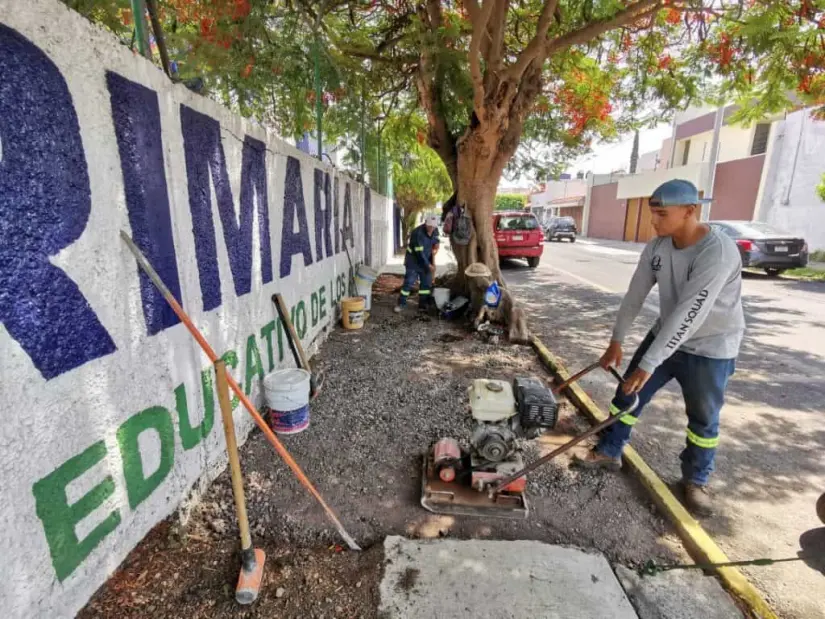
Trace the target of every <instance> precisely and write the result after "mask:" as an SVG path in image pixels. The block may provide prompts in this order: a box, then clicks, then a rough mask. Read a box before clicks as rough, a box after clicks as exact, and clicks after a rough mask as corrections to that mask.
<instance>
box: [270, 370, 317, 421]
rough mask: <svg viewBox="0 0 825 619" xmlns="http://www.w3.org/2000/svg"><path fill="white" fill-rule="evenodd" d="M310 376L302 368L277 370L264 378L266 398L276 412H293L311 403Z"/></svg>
mask: <svg viewBox="0 0 825 619" xmlns="http://www.w3.org/2000/svg"><path fill="white" fill-rule="evenodd" d="M309 378H310V374H309V372H307V371H306V370H302V369H301V368H288V369H285V370H277V371H275V372H272V373H271V374H268V375H267V376H265V377H264V397H265V398H266V403H267V406H269V408H271V409H272V410H275V411H293V410H296V409H298V408H301V407H302V406H305V405H306V404H308V403H309Z"/></svg>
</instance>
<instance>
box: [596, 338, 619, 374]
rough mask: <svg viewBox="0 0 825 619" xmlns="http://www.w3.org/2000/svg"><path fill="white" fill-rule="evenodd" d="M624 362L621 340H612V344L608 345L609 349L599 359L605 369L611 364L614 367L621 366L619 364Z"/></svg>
mask: <svg viewBox="0 0 825 619" xmlns="http://www.w3.org/2000/svg"><path fill="white" fill-rule="evenodd" d="M621 362H622V345H621V343H620V342H616V341H611V342H610V346H608V347H607V350H605V351H604V354H603V355H602V358H601V359H599V365H601V366H602V367H603V368H604V369H605V370H606V369H607V368H609V367H611V366H613V367H614V368H617V367H619V364H620V363H621Z"/></svg>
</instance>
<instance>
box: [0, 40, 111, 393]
mask: <svg viewBox="0 0 825 619" xmlns="http://www.w3.org/2000/svg"><path fill="white" fill-rule="evenodd" d="M0 145H2V156H1V157H0V322H2V323H3V324H4V325H5V327H6V330H7V331H8V332H9V335H11V337H13V338H14V339H15V340H16V341H17V342H18V343H19V344H20V346H21V347H22V348H23V350H25V351H26V353H27V354H28V355H29V357H30V358H31V360H32V363H33V364H34V366H35V367H36V368H37V369H38V370H39V371H40V373H41V374H42V375H43V376H44V377H45V378H46V379H49V378H54V377H55V376H58V375H60V374H62V373H64V372H68V371H69V370H72V369H74V368H76V367H78V366H80V365H83V364H84V363H86V362H87V361H91V360H92V359H97V358H98V357H102V356H104V355H108V354H109V353H111V352H114V351H115V350H116V347H115V343H114V342H113V341H112V338H111V337H110V336H109V334H108V332H107V331H106V329H105V328H104V327H103V325H102V324H100V321H99V320H98V318H97V316H96V315H95V313H94V311H93V310H92V308H91V307H90V306H89V303H88V301H86V299H85V298H84V297H83V295H82V294H81V292H80V290H79V289H78V287H77V285H76V284H75V283H74V282H73V281H72V280H71V279H70V278H69V276H68V275H66V273H65V272H63V271H62V270H61V269H59V268H58V267H56V266H54V265H52V263H51V262H50V261H49V257H50V256H54V255H56V254H57V253H58V252H59V251H60V250H62V249H64V248H65V247H68V246H69V245H71V244H72V243H73V242H74V241H76V240H77V239H78V238H79V237H80V235H81V234H82V233H83V230H84V229H85V227H86V222H87V221H88V220H89V213H90V211H91V207H92V202H91V190H90V187H89V173H88V169H87V167H86V157H85V154H84V152H83V143H82V142H81V139H80V126H79V125H78V122H77V115H76V114H75V109H74V104H73V102H72V97H71V94H69V89H68V87H67V86H66V82H65V80H64V79H63V76H62V75H61V74H60V71H59V70H58V69H57V67H56V66H55V65H54V63H52V61H51V60H49V58H48V57H47V56H46V55H45V54H44V53H43V52H41V51H40V50H39V49H38V48H37V47H36V46H35V45H33V44H32V43H31V42H30V41H28V40H27V39H26V38H24V37H23V36H21V35H20V34H19V33H17V32H16V31H14V30H12V29H10V28H8V27H6V26H3V25H0Z"/></svg>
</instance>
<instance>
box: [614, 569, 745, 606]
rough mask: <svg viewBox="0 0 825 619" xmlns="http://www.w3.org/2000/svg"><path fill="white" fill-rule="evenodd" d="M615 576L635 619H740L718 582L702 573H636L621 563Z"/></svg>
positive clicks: (694, 571) (731, 601) (693, 571)
mask: <svg viewBox="0 0 825 619" xmlns="http://www.w3.org/2000/svg"><path fill="white" fill-rule="evenodd" d="M616 575H617V576H618V577H619V580H620V581H621V583H622V585H623V586H624V589H625V591H626V592H627V595H629V596H630V599H631V601H632V602H633V606H635V607H636V611H637V612H638V613H639V619H743V617H744V615H743V614H742V613H741V612H740V611H739V609H738V608H736V605H735V604H734V603H733V600H731V598H730V596H729V595H728V594H727V593H725V590H724V589H722V585H720V584H719V581H718V580H716V579H715V578H712V577H710V576H705V575H704V574H703V573H702V572H699V571H696V570H692V571H688V572H665V573H663V574H656V575H655V576H645V577H642V576H639V575H638V574H637V573H636V572H634V571H633V570H629V569H627V568H626V567H624V566H621V565H620V566H619V567H617V568H616Z"/></svg>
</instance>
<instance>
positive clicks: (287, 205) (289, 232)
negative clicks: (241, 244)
mask: <svg viewBox="0 0 825 619" xmlns="http://www.w3.org/2000/svg"><path fill="white" fill-rule="evenodd" d="M296 215H297V217H298V232H295V217H296ZM295 254H303V255H304V266H307V267H308V266H309V265H310V264H312V247H311V246H310V243H309V225H308V224H307V209H306V205H305V204H304V188H303V185H302V183H301V163H300V162H299V161H298V160H297V159H296V158H295V157H287V160H286V178H285V180H284V224H283V230H282V234H281V277H282V278H283V277H288V276H289V274H290V273H291V272H292V256H294V255H295Z"/></svg>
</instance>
